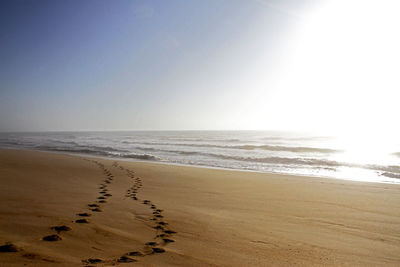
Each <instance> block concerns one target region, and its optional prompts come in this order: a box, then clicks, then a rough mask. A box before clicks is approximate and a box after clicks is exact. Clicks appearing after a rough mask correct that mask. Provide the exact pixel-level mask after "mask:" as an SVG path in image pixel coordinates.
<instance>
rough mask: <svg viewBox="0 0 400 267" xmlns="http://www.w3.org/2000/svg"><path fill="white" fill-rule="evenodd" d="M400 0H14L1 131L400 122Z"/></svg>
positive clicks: (1, 10) (0, 47) (369, 127)
mask: <svg viewBox="0 0 400 267" xmlns="http://www.w3.org/2000/svg"><path fill="white" fill-rule="evenodd" d="M396 2H397V1H396V0H383V1H372V0H365V1H361V0H349V1H345V0H335V1H334V0H331V1H330V0H321V1H317V0H248V1H241V0H237V1H236V0H193V1H184V0H169V1H161V0H160V1H151V0H149V1H144V0H143V1H135V0H129V1H125V0H117V1H105V0H96V1H90V0H86V1H62V0H48V1H45V0H37V1H32V0H25V1H22V0H13V1H6V0H4V1H0V131H82V130H98V131H101V130H301V131H325V132H334V131H339V132H354V133H359V132H368V133H370V134H380V133H381V132H382V131H384V132H386V133H387V132H390V133H400V130H399V126H397V125H398V123H396V121H397V116H398V114H400V112H399V108H398V105H397V102H398V99H399V98H400V94H399V93H398V91H400V82H399V77H400V75H398V72H399V70H400V65H399V64H400V52H399V49H398V47H400V40H399V38H400V37H399V35H398V29H399V28H400V20H399V18H398V16H397V14H398V13H399V11H400V9H399V7H400V5H399V4H398V3H396Z"/></svg>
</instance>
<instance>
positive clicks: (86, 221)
mask: <svg viewBox="0 0 400 267" xmlns="http://www.w3.org/2000/svg"><path fill="white" fill-rule="evenodd" d="M75 222H76V223H89V221H88V220H86V219H78V220H76V221H75Z"/></svg>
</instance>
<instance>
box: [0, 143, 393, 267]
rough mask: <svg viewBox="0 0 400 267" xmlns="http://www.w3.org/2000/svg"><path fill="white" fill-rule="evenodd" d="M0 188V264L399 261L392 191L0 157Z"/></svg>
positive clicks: (12, 154)
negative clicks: (12, 249)
mask: <svg viewBox="0 0 400 267" xmlns="http://www.w3.org/2000/svg"><path fill="white" fill-rule="evenodd" d="M102 164H103V165H102ZM108 173H110V174H108ZM132 177H133V178H132ZM101 184H104V185H105V186H101ZM99 187H102V188H101V189H100V188H99ZM103 188H105V189H106V190H103ZM129 189H130V191H128V190H129ZM0 190H1V191H0V245H3V244H5V243H6V242H11V243H12V244H14V245H15V246H16V247H17V248H18V250H19V251H18V252H0V266H21V265H24V264H26V265H28V266H46V265H48V266H57V265H60V266H83V265H85V263H84V262H82V260H87V259H100V260H101V261H102V262H100V263H93V264H91V265H96V266H103V265H123V266H130V265H132V266H135V265H136V266H177V265H178V266H179V265H180V266H293V265H298V266H322V265H323V266H327V265H335V266H346V265H347V266H377V265H385V266H396V265H397V266H399V265H400V186H398V185H389V184H376V183H360V182H348V181H341V180H334V179H324V178H309V177H296V176H289V175H276V174H262V173H251V172H242V171H227V170H215V169H206V168H196V167H182V166H171V165H163V164H153V163H138V162H137V163H135V162H115V161H113V160H103V159H93V158H84V157H77V156H69V155H60V154H53V153H44V152H33V151H17V150H0ZM101 191H104V192H103V193H100V192H101ZM135 191H136V195H135ZM106 194H110V195H111V196H109V195H106ZM100 196H103V197H104V198H105V201H106V203H98V201H100V200H101V199H99V197H100ZM135 196H136V197H137V200H134V197H135ZM144 200H149V203H146V204H144V203H143V201H144ZM88 204H98V205H99V212H96V211H92V210H90V209H89V208H90V207H88ZM152 205H154V206H153V207H152ZM157 209H162V211H160V212H157V211H156V212H155V214H153V212H154V211H155V210H157ZM78 213H89V214H91V216H90V217H82V216H78V215H77V214H78ZM156 215H159V216H156ZM77 219H87V220H88V222H89V223H87V224H85V223H76V222H75V221H76V220H77ZM64 225H65V226H67V227H69V228H71V230H70V231H61V232H60V233H59V234H58V236H59V237H61V240H58V241H45V240H43V237H46V236H49V235H50V236H51V235H54V234H57V231H56V230H54V229H51V227H53V226H64ZM157 225H159V226H160V227H159V228H161V229H155V228H154V227H155V226H157ZM66 230H68V228H67V229H66ZM168 230H172V231H176V233H171V232H168ZM159 235H164V236H161V237H160V236H159ZM157 236H158V237H157ZM163 238H164V239H165V238H167V239H168V240H165V241H167V242H165V241H164V240H162V239H163ZM50 239H54V236H51V237H50ZM56 239H57V238H56ZM168 241H175V242H168ZM147 242H156V243H157V244H152V243H150V244H148V245H146V243H147ZM153 247H155V248H154V249H153ZM2 249H3V250H4V249H6V248H4V247H2ZM0 250H1V249H0ZM163 250H165V252H164V253H157V252H162V251H163ZM129 252H132V253H133V254H135V253H134V252H138V253H142V254H143V255H142V256H128V258H122V259H121V257H122V256H124V255H126V254H127V253H129ZM118 259H120V260H125V261H126V260H127V259H128V260H129V259H133V260H137V262H133V263H121V262H118Z"/></svg>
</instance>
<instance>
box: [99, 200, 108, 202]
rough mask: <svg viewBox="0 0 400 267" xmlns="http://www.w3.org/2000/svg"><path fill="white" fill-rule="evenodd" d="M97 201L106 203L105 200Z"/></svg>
mask: <svg viewBox="0 0 400 267" xmlns="http://www.w3.org/2000/svg"><path fill="white" fill-rule="evenodd" d="M99 203H107V201H105V200H99Z"/></svg>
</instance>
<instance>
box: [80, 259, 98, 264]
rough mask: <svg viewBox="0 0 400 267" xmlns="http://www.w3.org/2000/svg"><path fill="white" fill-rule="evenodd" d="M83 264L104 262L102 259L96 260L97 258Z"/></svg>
mask: <svg viewBox="0 0 400 267" xmlns="http://www.w3.org/2000/svg"><path fill="white" fill-rule="evenodd" d="M82 262H84V263H100V262H102V260H101V259H96V258H94V259H92V258H90V259H87V260H82Z"/></svg>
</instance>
